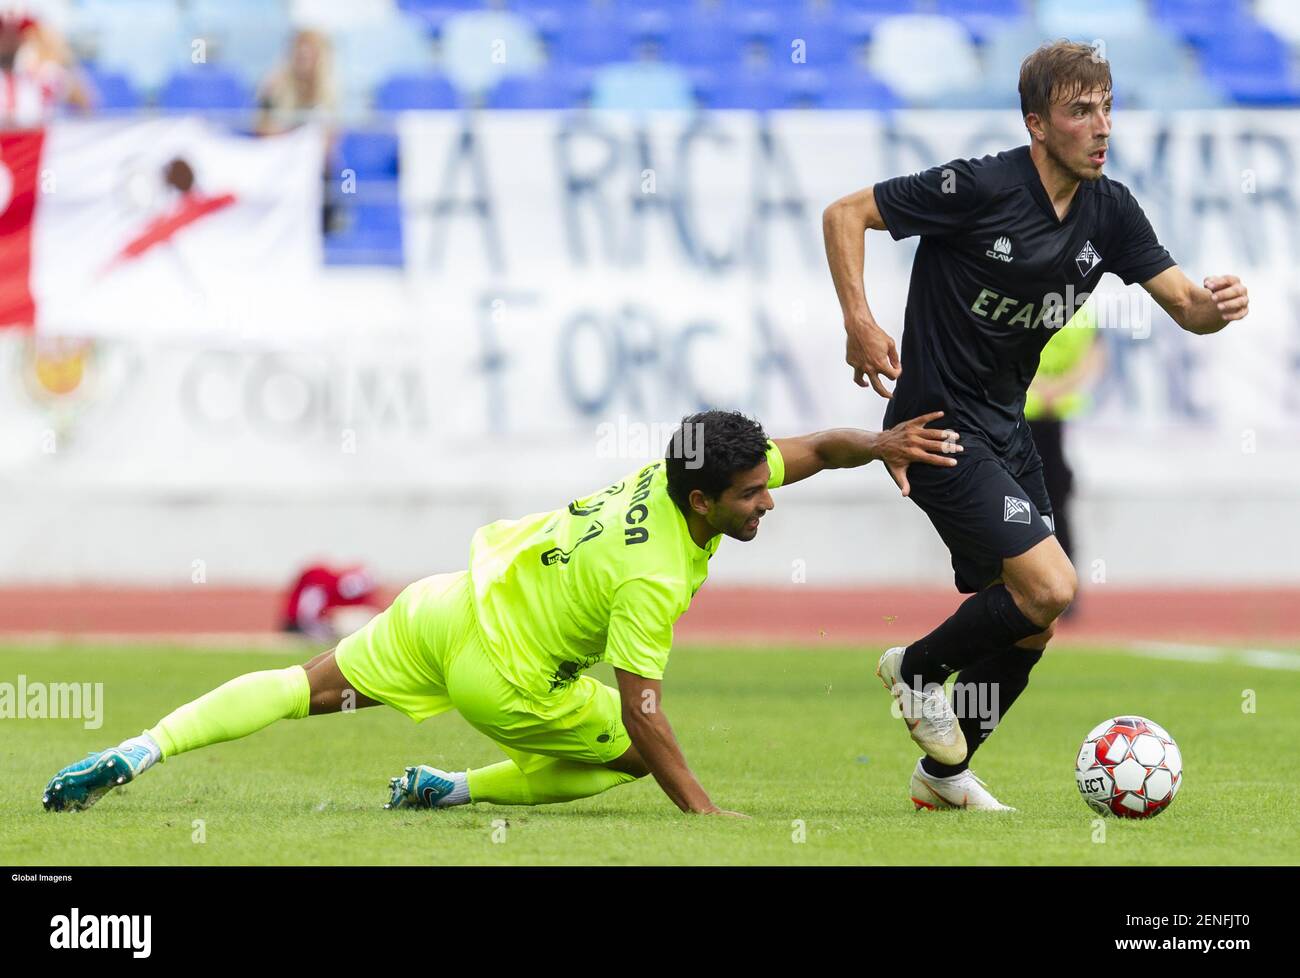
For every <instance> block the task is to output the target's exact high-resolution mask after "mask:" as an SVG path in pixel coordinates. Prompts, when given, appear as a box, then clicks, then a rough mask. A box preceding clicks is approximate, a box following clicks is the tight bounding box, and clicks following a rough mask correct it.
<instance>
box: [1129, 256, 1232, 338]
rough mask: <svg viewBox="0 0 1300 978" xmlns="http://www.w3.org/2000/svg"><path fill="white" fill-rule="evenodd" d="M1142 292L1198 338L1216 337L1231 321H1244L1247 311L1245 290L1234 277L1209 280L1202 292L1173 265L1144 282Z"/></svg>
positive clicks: (1210, 278)
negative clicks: (1145, 292) (1148, 294)
mask: <svg viewBox="0 0 1300 978" xmlns="http://www.w3.org/2000/svg"><path fill="white" fill-rule="evenodd" d="M1142 288H1144V289H1146V290H1147V291H1148V292H1149V293H1151V297H1152V298H1153V299H1155V300H1156V302H1158V303H1160V308H1161V309H1163V310H1164V311H1165V312H1167V313H1169V317H1170V318H1171V319H1173V321H1174V322H1176V323H1177V324H1178V325H1179V326H1181V327H1182V328H1183V329H1185V330H1187V332H1189V333H1196V334H1198V335H1204V334H1206V333H1217V332H1218V331H1219V330H1221V329H1223V327H1224V326H1227V325H1228V323H1230V322H1232V321H1233V320H1235V319H1245V318H1246V313H1247V312H1248V311H1249V309H1250V296H1249V295H1247V294H1246V286H1244V285H1242V284H1241V279H1239V278H1237V276H1235V275H1212V276H1209V277H1208V278H1206V279H1205V282H1204V287H1203V288H1202V287H1201V286H1198V285H1196V284H1195V283H1194V282H1192V280H1191V279H1189V278H1188V277H1187V276H1186V275H1184V274H1183V270H1182V269H1181V268H1179V267H1178V266H1177V265H1174V266H1172V267H1170V268H1166V269H1165V270H1164V271H1163V272H1161V273H1160V274H1159V275H1157V276H1156V277H1155V278H1150V279H1147V280H1146V281H1145V282H1143V283H1142Z"/></svg>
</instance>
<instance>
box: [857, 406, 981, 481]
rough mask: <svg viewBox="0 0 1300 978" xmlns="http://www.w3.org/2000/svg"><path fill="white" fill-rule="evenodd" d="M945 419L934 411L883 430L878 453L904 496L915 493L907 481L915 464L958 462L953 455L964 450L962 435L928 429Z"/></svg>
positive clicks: (950, 430) (940, 429)
mask: <svg viewBox="0 0 1300 978" xmlns="http://www.w3.org/2000/svg"><path fill="white" fill-rule="evenodd" d="M942 417H943V412H942V411H931V412H930V413H929V414H922V415H920V416H919V417H915V418H912V419H911V420H910V421H901V422H899V423H898V424H896V425H894V426H893V427H892V428H889V429H887V430H885V431H882V432H881V433H880V437H879V438H878V439H877V440H876V454H877V456H878V457H879V458H880V459H881V461H883V462H884V463H885V467H886V468H887V469H888V470H889V477H890V478H891V479H893V480H894V485H896V486H898V488H899V489H900V490H901V491H902V493H903V495H904V496H906V495H908V494H909V493H910V492H911V491H912V487H911V485H910V484H909V483H908V481H907V467H908V466H909V465H911V464H912V463H913V462H925V463H927V464H929V465H945V466H953V465H956V464H957V460H956V459H955V458H953V457H952V456H953V455H954V454H956V453H958V452H963V451H965V449H964V448H962V446H961V445H959V444H958V439H959V438H960V437H961V435H959V434H958V433H957V432H955V431H953V430H952V429H950V428H927V427H926V425H928V424H929V423H930V422H931V421H938V420H939V419H940V418H942Z"/></svg>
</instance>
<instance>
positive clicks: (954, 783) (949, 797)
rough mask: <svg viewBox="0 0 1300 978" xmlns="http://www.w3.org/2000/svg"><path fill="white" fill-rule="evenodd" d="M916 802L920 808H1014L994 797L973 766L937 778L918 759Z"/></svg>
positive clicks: (914, 782) (914, 780) (914, 777)
mask: <svg viewBox="0 0 1300 978" xmlns="http://www.w3.org/2000/svg"><path fill="white" fill-rule="evenodd" d="M911 792H912V804H914V805H915V806H916V807H917V808H918V809H921V808H925V809H928V810H929V811H937V810H939V809H943V808H965V809H967V810H968V811H976V812H1014V811H1015V809H1014V808H1012V807H1011V806H1010V805H1004V804H1002V802H1000V801H998V800H997V799H996V798H994V797H993V795H991V794H990V793H989V791H988V789H987V788H986V787H985V786H984V782H983V781H981V780H980V779H979V778H977V777H975V775H974V774H972V773H971V772H970V771H969V770H966V771H962V772H961V773H960V774H954V775H952V776H951V777H948V778H936V777H934V776H932V775H930V774H927V773H926V771H925V768H923V767H921V762H920V761H917V762H916V770H915V771H913V772H912V786H911Z"/></svg>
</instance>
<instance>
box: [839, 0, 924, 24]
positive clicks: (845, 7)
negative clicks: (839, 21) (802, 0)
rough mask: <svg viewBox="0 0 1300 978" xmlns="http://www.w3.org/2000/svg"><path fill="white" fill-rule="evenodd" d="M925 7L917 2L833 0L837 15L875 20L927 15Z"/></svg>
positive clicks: (905, 0) (907, 0)
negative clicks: (919, 14)
mask: <svg viewBox="0 0 1300 978" xmlns="http://www.w3.org/2000/svg"><path fill="white" fill-rule="evenodd" d="M927 6H928V5H927V4H925V3H923V2H918V0H835V12H836V14H837V15H839V16H841V17H844V16H855V17H856V16H866V17H868V18H872V19H875V20H883V19H884V18H886V17H893V16H894V15H896V14H916V13H928V12H929V11H928V10H927V9H926V8H927Z"/></svg>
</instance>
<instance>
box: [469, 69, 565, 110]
mask: <svg viewBox="0 0 1300 978" xmlns="http://www.w3.org/2000/svg"><path fill="white" fill-rule="evenodd" d="M583 87H584V86H583V81H582V76H581V75H578V74H575V73H572V72H563V71H560V70H558V69H557V70H554V71H549V72H546V73H544V74H540V75H508V76H507V77H505V78H503V79H501V81H500V82H499V83H498V84H497V86H496V87H495V88H493V89H492V91H491V92H489V93H488V97H487V107H488V108H490V109H568V108H572V107H574V106H575V105H577V104H578V103H579V102H580V101H581V99H582V96H583Z"/></svg>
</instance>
